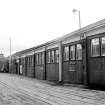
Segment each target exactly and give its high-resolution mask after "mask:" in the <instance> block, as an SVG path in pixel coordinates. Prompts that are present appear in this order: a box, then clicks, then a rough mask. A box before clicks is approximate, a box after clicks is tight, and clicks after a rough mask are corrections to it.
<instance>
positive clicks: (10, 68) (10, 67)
mask: <svg viewBox="0 0 105 105" xmlns="http://www.w3.org/2000/svg"><path fill="white" fill-rule="evenodd" d="M9 41H10V64H9V71H10V72H12V57H11V37H10V38H9Z"/></svg>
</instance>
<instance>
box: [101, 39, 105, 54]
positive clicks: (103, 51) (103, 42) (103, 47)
mask: <svg viewBox="0 0 105 105" xmlns="http://www.w3.org/2000/svg"><path fill="white" fill-rule="evenodd" d="M101 55H102V56H105V37H102V40H101Z"/></svg>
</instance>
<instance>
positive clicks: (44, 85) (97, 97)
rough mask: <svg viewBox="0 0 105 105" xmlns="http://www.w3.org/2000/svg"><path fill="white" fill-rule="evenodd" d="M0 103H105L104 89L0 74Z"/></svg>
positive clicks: (30, 104)
mask: <svg viewBox="0 0 105 105" xmlns="http://www.w3.org/2000/svg"><path fill="white" fill-rule="evenodd" d="M0 105H105V91H96V90H90V89H84V88H81V87H73V86H54V85H51V84H49V83H48V82H43V81H39V80H36V79H32V78H27V77H22V76H17V75H12V74H3V73H1V74H0Z"/></svg>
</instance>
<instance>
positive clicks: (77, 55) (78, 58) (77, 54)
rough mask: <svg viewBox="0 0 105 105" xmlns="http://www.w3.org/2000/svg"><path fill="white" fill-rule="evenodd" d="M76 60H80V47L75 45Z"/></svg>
mask: <svg viewBox="0 0 105 105" xmlns="http://www.w3.org/2000/svg"><path fill="white" fill-rule="evenodd" d="M76 59H77V60H81V59H82V45H81V44H77V46H76Z"/></svg>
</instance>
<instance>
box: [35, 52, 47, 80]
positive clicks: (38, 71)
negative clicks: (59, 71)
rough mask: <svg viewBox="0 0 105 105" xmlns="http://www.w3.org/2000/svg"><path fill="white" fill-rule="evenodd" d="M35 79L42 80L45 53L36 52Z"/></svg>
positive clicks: (43, 77)
mask: <svg viewBox="0 0 105 105" xmlns="http://www.w3.org/2000/svg"><path fill="white" fill-rule="evenodd" d="M35 59H36V63H35V77H36V78H37V79H41V80H44V79H45V78H46V77H45V51H42V52H37V53H36V54H35Z"/></svg>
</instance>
